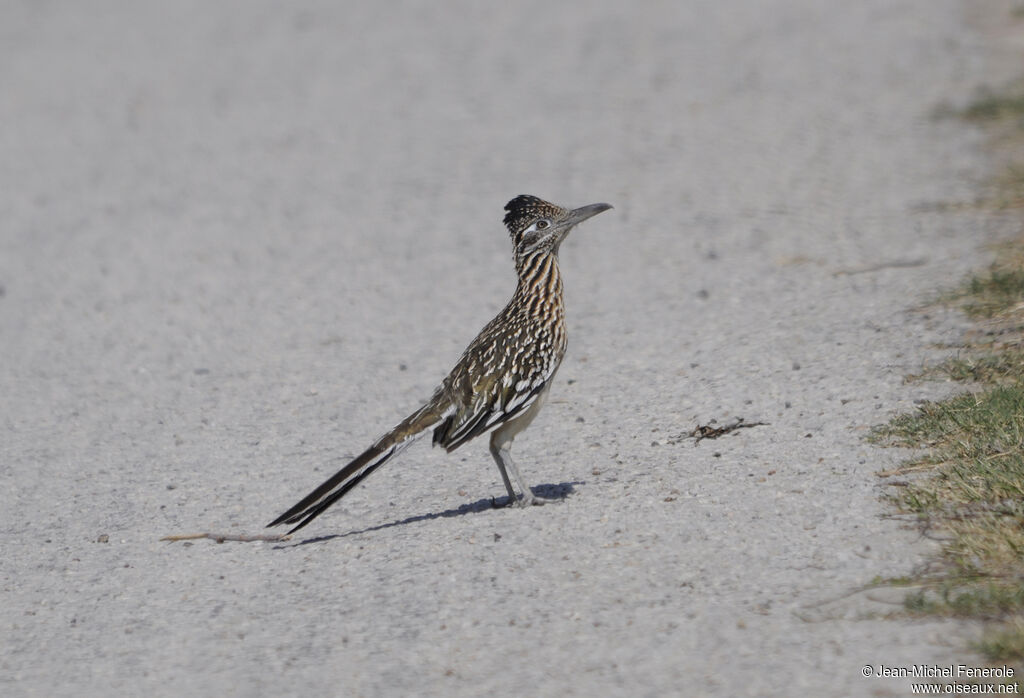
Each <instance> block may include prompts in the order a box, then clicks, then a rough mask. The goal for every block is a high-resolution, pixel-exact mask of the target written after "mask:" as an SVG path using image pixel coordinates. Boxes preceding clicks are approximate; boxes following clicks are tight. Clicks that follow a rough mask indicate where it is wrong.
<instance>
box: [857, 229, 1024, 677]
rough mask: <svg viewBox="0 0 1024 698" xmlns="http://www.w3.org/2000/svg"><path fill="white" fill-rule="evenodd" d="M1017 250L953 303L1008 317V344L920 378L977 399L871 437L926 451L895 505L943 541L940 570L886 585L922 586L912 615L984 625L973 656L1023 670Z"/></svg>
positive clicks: (1022, 288)
mask: <svg viewBox="0 0 1024 698" xmlns="http://www.w3.org/2000/svg"><path fill="white" fill-rule="evenodd" d="M1019 245H1020V246H1019V247H1017V248H1016V249H1014V250H1007V251H1006V252H1007V253H1006V254H1004V255H1001V261H1000V263H999V264H998V265H997V266H994V267H993V268H992V269H991V270H990V271H989V273H987V274H984V275H980V276H977V277H974V278H973V279H970V280H969V281H968V282H967V283H966V284H965V286H964V288H963V289H961V291H960V292H958V293H956V294H953V295H952V296H950V297H948V298H947V300H951V299H952V298H956V299H958V302H959V303H960V304H961V305H962V307H964V308H965V309H968V311H969V312H971V313H972V315H973V316H974V317H979V318H992V317H995V316H997V315H998V316H1001V317H1003V318H1005V317H1007V316H1009V317H1010V319H1011V322H1010V324H1009V327H1010V331H1009V341H1007V335H1006V334H1000V335H999V337H1000V343H998V344H996V343H995V342H992V341H989V342H988V344H987V346H986V349H987V350H985V351H979V349H978V347H977V346H975V347H971V348H965V350H964V351H963V352H962V354H961V355H960V356H957V357H955V358H952V359H948V360H947V361H945V362H944V363H942V364H940V365H939V366H937V367H935V368H933V369H930V370H929V371H926V372H925V374H924V377H928V378H937V377H942V378H949V379H953V380H958V381H969V382H970V383H972V384H973V389H972V392H967V393H963V394H960V395H957V396H954V397H952V398H949V399H948V400H944V401H941V402H929V403H925V404H923V405H921V406H920V407H919V408H918V409H917V410H916V411H915V412H914V413H912V414H905V415H901V416H899V417H896V418H895V419H893V420H892V421H891V422H889V424H887V425H884V426H881V427H878V428H876V429H875V430H874V431H873V432H872V434H871V436H870V439H871V440H872V441H874V442H876V443H881V444H887V445H893V446H903V447H910V448H916V449H919V450H922V451H923V452H922V454H921V455H919V456H918V457H917V458H915V459H913V460H910V461H908V462H906V463H904V464H903V466H902V467H901V470H904V471H906V472H907V473H911V472H915V471H917V472H919V471H924V473H925V474H924V475H923V476H922V477H916V478H911V482H910V483H909V484H908V485H907V486H906V487H902V488H900V491H899V493H898V494H895V495H893V496H892V501H893V503H894V504H895V506H896V507H897V508H898V509H900V510H901V511H903V512H905V513H913V514H916V515H917V517H918V519H919V520H920V522H921V525H922V527H924V528H926V529H927V530H929V531H930V532H933V533H934V534H935V535H937V536H938V537H939V538H940V539H942V540H943V541H944V545H943V551H942V555H941V560H940V562H941V564H940V565H938V566H937V568H933V569H932V570H931V571H930V572H928V573H922V574H921V575H918V576H916V577H912V578H911V579H910V580H907V579H906V578H904V579H901V580H898V583H897V580H885V581H884V583H886V584H888V585H890V586H900V585H908V584H915V585H916V586H918V587H920V588H919V589H917V590H915V591H913V592H911V593H910V594H908V596H907V597H906V600H905V608H906V610H907V611H908V612H910V613H913V614H920V615H940V616H949V617H957V618H972V619H978V620H982V621H985V622H986V623H987V624H988V630H987V631H986V632H985V633H984V636H983V638H982V640H981V641H980V642H979V643H977V645H976V646H975V649H977V650H978V651H979V652H981V653H982V654H984V656H986V657H987V658H988V659H990V660H992V661H1007V662H1010V661H1012V662H1017V663H1024V343H1022V342H1021V341H1020V339H1019V337H1020V324H1021V323H1020V322H1019V321H1017V322H1015V320H1014V318H1015V317H1016V316H1015V315H1014V313H1018V314H1019V312H1020V308H1021V306H1022V304H1024V242H1021V243H1020V244H1019ZM1017 264H1019V265H1020V266H1018V267H1016V268H1014V266H1015V265H1017ZM1003 325H1004V326H1006V323H1005V322H1004V323H1003Z"/></svg>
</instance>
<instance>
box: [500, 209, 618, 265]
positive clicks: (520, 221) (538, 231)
mask: <svg viewBox="0 0 1024 698" xmlns="http://www.w3.org/2000/svg"><path fill="white" fill-rule="evenodd" d="M610 208H611V205H609V204H590V205H589V206H581V207H580V208H562V207H561V206H556V205H555V204H552V203H548V202H547V201H544V200H543V199H538V198H537V197H536V196H529V195H527V194H521V195H519V196H517V197H516V198H514V199H512V200H511V201H509V202H508V203H507V204H505V210H506V211H508V213H506V214H505V226H506V227H507V228H508V233H509V235H511V236H512V245H513V247H514V248H515V256H516V260H522V259H525V258H526V257H528V256H530V255H533V254H535V253H537V252H541V253H553V254H554V253H557V252H558V246H559V245H560V244H561V242H562V240H564V239H565V236H566V235H568V234H569V231H570V230H572V229H573V228H574V227H576V226H577V225H579V224H580V223H582V222H583V221H585V220H587V219H588V218H590V217H591V216H596V215H597V214H599V213H601V212H602V211H607V210H608V209H610Z"/></svg>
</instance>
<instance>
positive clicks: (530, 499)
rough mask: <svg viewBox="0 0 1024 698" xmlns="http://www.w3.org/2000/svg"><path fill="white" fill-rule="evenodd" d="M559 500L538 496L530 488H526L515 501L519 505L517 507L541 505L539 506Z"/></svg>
mask: <svg viewBox="0 0 1024 698" xmlns="http://www.w3.org/2000/svg"><path fill="white" fill-rule="evenodd" d="M557 501H558V500H557V499H551V498H549V497H538V496H537V495H535V494H534V493H533V492H531V491H530V490H526V491H525V492H523V494H522V495H521V496H520V497H519V498H518V499H517V500H516V501H515V506H517V507H529V506H534V507H539V506H543V505H544V504H553V503H554V502H557Z"/></svg>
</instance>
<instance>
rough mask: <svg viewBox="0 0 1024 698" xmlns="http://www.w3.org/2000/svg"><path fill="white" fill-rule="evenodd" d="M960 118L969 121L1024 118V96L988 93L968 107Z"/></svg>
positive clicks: (961, 113) (1019, 94)
mask: <svg viewBox="0 0 1024 698" xmlns="http://www.w3.org/2000/svg"><path fill="white" fill-rule="evenodd" d="M960 116H962V117H963V118H965V119H967V120H969V121H995V120H997V119H1009V118H1021V117H1024V94H1021V93H1016V92H1014V93H1010V94H996V93H988V94H983V95H982V96H980V97H978V98H977V99H975V100H974V101H973V102H971V103H970V104H969V105H967V106H966V107H965V108H964V109H963V111H961V112H960Z"/></svg>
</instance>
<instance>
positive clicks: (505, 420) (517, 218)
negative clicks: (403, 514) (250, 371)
mask: <svg viewBox="0 0 1024 698" xmlns="http://www.w3.org/2000/svg"><path fill="white" fill-rule="evenodd" d="M609 208H611V206H609V205H608V204H592V205H590V206H584V207H582V208H578V209H565V208H562V207H560V206H556V205H554V204H551V203H548V202H547V201H543V200H542V199H538V198H537V197H535V196H526V195H523V196H518V197H516V198H515V199H513V200H512V201H509V202H508V204H506V205H505V210H506V211H507V214H506V215H505V225H506V226H507V227H508V231H509V235H510V236H511V237H512V244H513V247H514V249H515V255H514V256H515V264H516V272H517V273H518V275H519V282H518V284H517V285H516V290H515V293H514V294H513V295H512V300H510V301H509V302H508V305H506V306H505V308H504V309H503V310H502V311H501V312H500V313H499V314H498V315H497V317H495V318H494V319H493V320H491V321H490V322H489V323H487V325H486V326H485V327H484V328H483V330H481V332H480V334H479V335H477V337H476V339H474V340H473V341H472V342H471V343H470V345H469V346H468V347H467V348H466V351H465V352H463V354H462V357H461V358H460V359H459V361H458V363H457V364H456V365H455V368H453V369H452V371H451V373H449V374H448V376H447V377H446V378H445V379H444V381H442V383H441V385H440V386H439V387H438V388H437V390H435V391H434V395H433V396H432V397H431V399H430V401H429V402H427V404H426V405H424V406H423V407H421V408H420V409H419V410H417V411H416V412H414V413H413V414H411V415H410V416H409V417H407V418H406V419H405V420H403V421H402V422H401V423H400V424H398V425H397V426H396V427H394V428H393V429H392V430H391V431H389V432H388V433H387V434H385V435H384V436H382V437H381V438H379V439H378V440H377V441H376V442H375V443H374V444H373V445H372V446H370V448H368V449H367V450H366V451H364V452H363V453H362V454H360V455H359V456H358V457H356V458H355V459H354V460H353V461H352V462H351V463H349V464H348V465H346V466H345V467H344V468H342V469H341V470H340V471H338V472H337V473H335V474H334V475H333V476H332V477H331V478H329V479H328V480H327V481H326V482H324V483H323V484H322V485H320V486H319V487H317V488H316V489H315V490H313V492H311V493H310V494H309V495H307V496H306V497H304V498H303V499H302V500H301V501H300V502H298V503H297V504H296V505H295V506H293V507H292V508H291V509H289V510H288V511H286V512H285V513H284V514H282V515H281V516H279V517H278V518H277V519H275V520H274V521H273V522H272V523H271V524H270V525H271V526H276V525H278V524H282V523H289V524H297V525H296V526H295V527H294V528H293V529H292V531H295V530H298V529H300V528H302V527H303V526H305V525H306V524H307V523H309V522H310V521H312V520H313V519H314V518H316V517H317V516H319V515H320V514H321V513H322V512H323V511H324V510H325V509H327V508H328V507H329V506H331V505H332V504H333V503H334V502H336V501H337V500H338V499H340V498H341V497H343V496H344V495H345V494H346V493H347V492H349V491H350V490H351V489H352V488H353V487H355V486H356V485H358V484H359V483H360V482H361V481H362V480H363V479H365V478H366V477H367V476H368V475H369V474H370V473H372V472H373V471H374V470H376V469H377V468H378V467H380V466H381V465H383V464H384V463H385V462H386V461H387V460H389V459H390V458H391V457H392V456H394V455H395V454H397V453H399V452H400V451H401V450H403V449H404V448H406V447H407V446H408V445H409V444H411V443H412V442H413V441H415V440H416V438H417V437H419V436H421V435H422V434H424V433H425V432H426V431H427V430H429V429H433V430H434V439H433V442H434V444H435V445H440V446H443V447H444V448H445V449H446V450H447V451H449V452H450V451H453V450H455V449H456V448H458V447H459V446H461V445H462V444H464V443H465V442H466V441H469V440H470V439H472V438H474V437H477V436H480V435H482V434H485V433H488V432H490V433H491V443H490V448H491V455H492V457H493V458H494V461H495V463H497V465H498V470H499V472H500V473H501V478H502V481H503V482H504V485H505V488H506V490H507V491H508V494H509V498H510V501H511V502H518V503H521V504H531V503H537V499H536V498H535V497H534V495H533V493H532V492H531V491H530V488H529V487H528V486H527V485H526V483H525V482H524V481H523V479H522V476H521V475H520V474H519V471H518V469H517V468H516V466H515V464H514V463H513V462H512V458H511V456H510V454H509V449H510V446H511V443H512V439H514V438H515V436H516V434H518V433H519V432H520V431H522V430H523V429H524V428H526V426H527V425H529V423H530V422H531V421H532V420H533V418H534V416H536V414H537V412H538V411H539V410H540V407H541V405H542V404H543V402H544V398H545V396H546V394H547V391H548V388H549V387H550V385H551V379H552V378H553V377H554V375H555V372H556V371H557V370H558V366H559V364H561V362H562V357H563V356H565V348H566V334H565V307H564V305H563V299H562V278H561V275H560V273H559V269H558V247H559V245H560V244H561V242H562V240H564V239H565V237H566V235H568V234H569V231H570V230H572V229H573V227H575V226H576V225H578V224H579V223H581V222H583V221H584V220H586V219H587V218H590V217H591V216H594V215H596V214H598V213H601V212H602V211H606V210H608V209H609ZM508 470H511V471H512V474H513V476H514V477H515V479H516V480H517V481H518V484H519V488H520V491H521V492H522V496H521V498H520V499H517V497H516V492H515V490H514V489H513V487H512V483H511V481H510V480H509V477H508V472H507V471H508Z"/></svg>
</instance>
